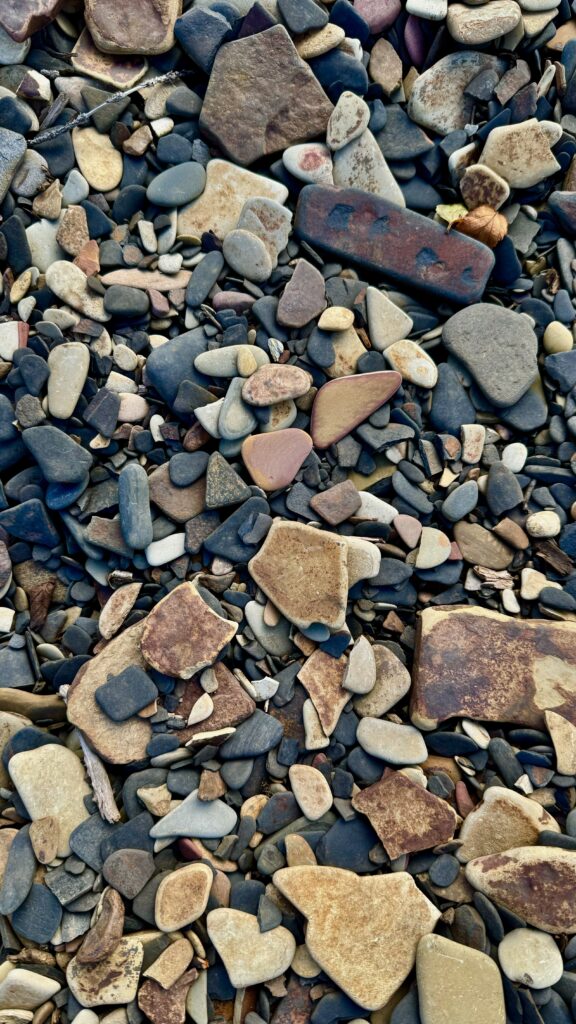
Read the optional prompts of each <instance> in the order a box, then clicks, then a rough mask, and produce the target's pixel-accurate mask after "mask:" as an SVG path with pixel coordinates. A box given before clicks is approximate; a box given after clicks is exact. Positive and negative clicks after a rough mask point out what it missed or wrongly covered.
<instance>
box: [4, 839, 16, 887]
mask: <svg viewBox="0 0 576 1024" xmlns="http://www.w3.org/2000/svg"><path fill="white" fill-rule="evenodd" d="M17 835H18V829H16V828H3V829H0V885H2V882H3V880H4V872H5V870H6V865H7V863H8V854H9V853H10V847H11V846H12V843H13V841H14V838H15V837H16V836H17Z"/></svg>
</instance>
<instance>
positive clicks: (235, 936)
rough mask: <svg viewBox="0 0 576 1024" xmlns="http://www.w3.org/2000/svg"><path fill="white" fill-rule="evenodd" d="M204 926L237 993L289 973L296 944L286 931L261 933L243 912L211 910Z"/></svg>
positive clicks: (278, 930)
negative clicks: (285, 972)
mask: <svg viewBox="0 0 576 1024" xmlns="http://www.w3.org/2000/svg"><path fill="white" fill-rule="evenodd" d="M287 870H299V869H298V868H291V869H287ZM206 926H207V930H208V935H209V936H210V940H211V942H212V943H213V944H214V946H215V947H216V950H217V951H218V953H219V955H220V956H221V957H222V960H223V961H224V966H225V967H226V970H227V972H228V976H229V978H230V981H231V982H232V984H233V985H234V987H235V988H238V989H241V988H247V987H248V986H250V985H258V984H260V983H261V982H264V981H270V980H271V979H272V978H278V977H279V976H280V975H281V974H283V973H284V971H286V970H288V967H289V966H290V964H291V962H292V958H293V956H294V953H295V951H296V942H295V940H294V937H293V935H292V933H291V932H289V931H288V929H287V928H282V927H281V926H280V927H278V928H272V929H270V931H267V932H261V931H260V928H259V926H258V919H257V918H256V917H255V916H254V915H253V914H246V913H244V911H242V910H230V909H229V908H227V907H220V908H218V909H217V910H211V911H210V913H209V914H208V917H207V919H206Z"/></svg>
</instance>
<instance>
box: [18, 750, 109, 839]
mask: <svg viewBox="0 0 576 1024" xmlns="http://www.w3.org/2000/svg"><path fill="white" fill-rule="evenodd" d="M9 770H10V777H11V779H12V781H13V783H14V785H15V786H16V789H17V790H18V795H19V796H20V799H21V800H22V801H23V802H24V805H25V807H26V810H27V811H28V814H29V815H30V817H31V819H32V820H33V821H35V820H36V819H37V818H44V817H45V816H46V815H47V814H50V815H53V816H54V817H55V818H57V819H58V823H59V827H58V856H59V857H67V856H68V854H69V853H70V833H71V832H72V831H73V830H74V829H75V828H76V826H77V825H80V824H81V823H82V822H83V821H85V819H86V818H87V817H88V811H87V810H86V807H85V806H84V797H85V796H88V795H90V793H91V790H90V787H89V786H88V785H87V783H86V782H85V780H84V769H83V767H82V763H81V761H80V760H79V758H77V757H76V754H73V753H72V751H71V750H68V749H67V748H66V747H63V746H60V745H59V744H56V743H50V744H47V745H46V746H43V747H37V748H36V750H23V751H21V753H19V754H14V757H11V758H10V765H9ZM56 780H58V785H55V782H56Z"/></svg>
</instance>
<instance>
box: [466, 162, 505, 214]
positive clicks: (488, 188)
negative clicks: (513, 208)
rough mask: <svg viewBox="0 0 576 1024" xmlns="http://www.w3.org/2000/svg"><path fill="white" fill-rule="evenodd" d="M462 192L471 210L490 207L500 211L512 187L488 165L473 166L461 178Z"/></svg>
mask: <svg viewBox="0 0 576 1024" xmlns="http://www.w3.org/2000/svg"><path fill="white" fill-rule="evenodd" d="M459 184H460V191H461V193H462V198H463V200H464V202H465V203H466V206H467V207H468V209H469V210H475V209H476V207H478V206H490V207H491V208H492V209H493V210H499V209H500V207H501V206H502V204H503V203H505V202H506V200H507V199H508V196H509V195H510V186H509V184H508V182H507V181H505V180H504V178H502V177H501V176H500V175H499V174H496V171H493V170H492V168H491V167H488V166H487V165H486V164H471V165H470V167H467V168H466V170H465V171H464V174H463V175H462V177H461V178H460V182H459Z"/></svg>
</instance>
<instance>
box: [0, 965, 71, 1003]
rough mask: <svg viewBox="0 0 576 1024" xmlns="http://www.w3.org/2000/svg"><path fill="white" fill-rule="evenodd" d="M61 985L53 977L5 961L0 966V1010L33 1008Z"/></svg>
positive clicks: (46, 999) (45, 1000)
mask: <svg viewBox="0 0 576 1024" xmlns="http://www.w3.org/2000/svg"><path fill="white" fill-rule="evenodd" d="M61 987H62V986H61V985H60V983H59V982H57V981H56V980H55V979H54V978H46V977H45V976H44V975H42V974H38V973H36V972H35V971H27V970H26V969H25V968H24V967H15V966H14V965H13V964H11V963H10V962H9V961H5V962H4V963H3V964H2V966H1V967H0V1010H14V1009H16V1010H35V1009H36V1008H37V1007H38V1006H41V1005H42V1003H45V1002H47V1001H48V1000H49V999H50V998H51V997H52V996H54V995H56V993H57V992H59V991H60V989H61Z"/></svg>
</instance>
